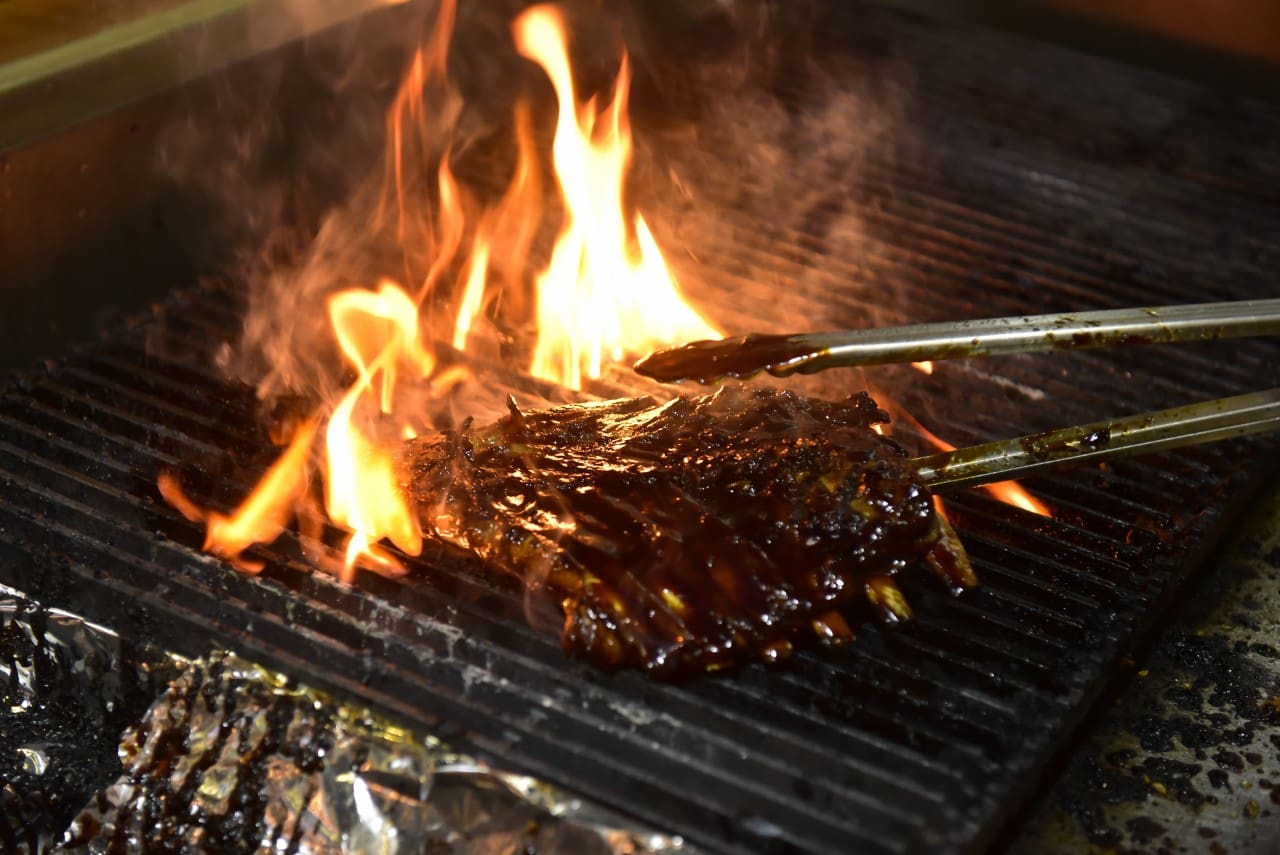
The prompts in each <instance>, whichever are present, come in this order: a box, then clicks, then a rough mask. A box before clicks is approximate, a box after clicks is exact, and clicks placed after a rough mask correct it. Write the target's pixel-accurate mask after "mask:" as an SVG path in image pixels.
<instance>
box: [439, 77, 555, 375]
mask: <svg viewBox="0 0 1280 855" xmlns="http://www.w3.org/2000/svg"><path fill="white" fill-rule="evenodd" d="M515 113H516V115H515V127H516V142H517V144H518V145H519V157H518V159H517V161H516V171H515V174H514V175H513V176H512V178H511V183H510V184H509V185H508V186H507V190H506V193H504V194H503V197H502V200H501V201H500V202H499V203H498V206H497V208H496V209H493V210H490V211H486V212H485V214H484V216H483V217H482V218H481V220H480V224H479V225H478V226H477V227H476V235H475V239H474V241H473V243H472V247H471V258H470V259H469V261H468V262H467V272H466V276H465V277H464V280H463V282H464V284H463V289H462V298H461V300H460V302H459V304H458V313H457V319H456V321H455V322H454V329H453V346H454V347H455V348H457V349H458V350H465V349H466V347H467V339H468V337H469V335H470V333H471V328H472V326H473V325H474V324H475V321H476V318H477V317H479V315H480V313H481V312H482V311H483V310H484V307H485V305H486V303H487V302H488V301H489V299H491V298H490V297H487V296H486V286H487V283H488V279H489V273H490V267H491V263H492V261H493V248H494V247H495V245H496V246H500V247H501V249H502V257H503V260H504V266H505V268H506V270H508V271H511V272H510V274H509V275H508V276H507V277H505V280H506V281H505V282H504V283H503V285H504V287H503V288H502V289H501V292H500V293H501V294H502V295H503V298H504V299H505V300H506V301H507V304H508V306H507V308H508V310H509V311H512V312H515V313H518V312H519V311H520V310H521V308H522V307H521V306H520V305H518V295H519V294H520V292H521V290H522V289H521V287H520V286H521V276H522V274H523V271H524V268H525V262H526V261H527V259H528V257H529V245H530V244H531V243H532V241H533V234H534V231H535V229H536V226H537V222H538V216H539V214H540V211H541V208H542V185H541V182H540V180H539V177H538V151H537V148H536V147H535V145H534V139H533V119H532V115H531V113H530V110H529V105H528V104H527V103H524V102H521V103H519V104H517V105H516V111H515ZM513 304H515V305H513Z"/></svg>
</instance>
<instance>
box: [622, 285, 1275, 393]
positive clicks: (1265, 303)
mask: <svg viewBox="0 0 1280 855" xmlns="http://www.w3.org/2000/svg"><path fill="white" fill-rule="evenodd" d="M1278 334H1280V299H1270V300H1240V301H1236V302H1229V303H1198V304H1193V305H1186V306H1156V307H1151V308H1139V309H1107V310H1104V311H1100V312H1074V313H1069V314H1060V315H1030V316H1026V317H1013V318H988V319H985V320H976V321H959V322H957V323H941V324H916V325H914V326H905V327H886V328H881V329H869V330H856V331H850V332H830V333H812V334H802V335H748V336H742V337H739V338H733V339H725V340H723V341H699V342H693V343H692V344H687V345H685V346H683V347H678V348H673V349H671V350H662V351H658V352H657V353H654V354H651V355H650V356H648V357H646V358H644V359H642V360H641V361H640V362H638V363H637V364H636V371H638V372H639V373H641V374H643V375H645V376H647V377H652V378H654V379H655V380H660V381H662V382H667V383H670V382H674V381H677V380H697V381H698V382H700V383H713V382H715V381H717V380H719V379H722V378H724V377H729V376H732V377H749V376H751V375H753V374H756V373H759V372H760V371H768V372H769V373H770V374H774V375H776V376H779V377H784V376H786V375H789V374H795V373H802V374H811V373H814V372H816V371H823V370H825V369H827V368H835V367H838V366H848V365H875V364H882V363H891V362H922V361H925V360H934V359H961V358H967V357H972V356H991V355H995V354H1007V353H1029V352H1038V351H1051V350H1072V349H1076V348H1087V347H1110V346H1115V345H1122V344H1163V343H1169V342H1184V341H1202V340H1206V339H1222V338H1243V337H1247V336H1262V335H1278Z"/></svg>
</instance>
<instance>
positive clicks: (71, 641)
mask: <svg viewBox="0 0 1280 855" xmlns="http://www.w3.org/2000/svg"><path fill="white" fill-rule="evenodd" d="M162 660H163V656H160V657H158V659H157V658H153V657H150V656H148V655H147V653H146V652H145V651H138V650H132V649H130V648H129V647H128V645H125V644H122V642H121V640H120V638H119V637H118V636H116V634H115V633H113V632H111V631H110V630H108V629H106V628H105V627H101V626H97V625H95V624H92V623H89V622H88V621H84V620H82V619H80V618H78V617H76V616H75V615H72V614H68V613H67V612H64V611H60V610H58V609H46V608H42V607H41V606H39V605H38V604H37V603H34V602H32V601H31V600H29V599H27V598H26V597H24V596H22V595H21V594H20V593H19V592H17V591H15V590H13V589H10V588H6V587H4V586H0V823H2V824H3V828H0V831H3V832H4V834H3V836H0V843H3V842H4V841H5V840H8V841H10V842H12V843H15V844H16V845H17V851H20V852H38V851H44V850H47V849H49V848H51V847H52V845H53V844H54V843H55V842H56V841H57V839H58V837H59V835H60V834H61V832H62V830H63V829H64V828H65V827H66V825H67V823H68V821H69V820H70V819H71V817H72V816H73V815H74V813H75V810H76V809H77V808H78V807H79V805H80V804H81V803H83V801H84V799H86V798H87V797H88V796H89V795H90V794H91V793H92V792H93V791H94V790H95V789H97V788H98V787H99V786H101V784H102V783H104V782H105V781H108V780H110V779H111V777H112V776H113V775H114V774H115V762H114V757H113V752H114V748H115V744H116V742H117V738H118V734H119V733H120V730H121V729H122V728H123V727H124V726H125V724H127V723H128V722H129V721H130V720H131V719H133V718H136V716H137V715H139V714H140V713H141V712H142V710H144V709H145V708H146V704H147V702H148V701H149V700H150V699H151V698H152V697H154V695H155V692H156V691H157V690H158V687H160V686H163V685H164V680H163V679H158V677H159V672H158V671H157V670H156V669H157V666H160V665H162V664H163V662H162Z"/></svg>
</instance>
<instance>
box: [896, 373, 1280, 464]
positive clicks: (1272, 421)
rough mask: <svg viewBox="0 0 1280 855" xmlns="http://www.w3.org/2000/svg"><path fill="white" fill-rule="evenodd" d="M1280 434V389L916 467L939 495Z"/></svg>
mask: <svg viewBox="0 0 1280 855" xmlns="http://www.w3.org/2000/svg"><path fill="white" fill-rule="evenodd" d="M1274 430H1280V388H1276V389H1267V390H1265V391H1262V392H1250V393H1249V394H1246V395H1236V396H1235V397H1231V398H1216V399H1214V400H1212V401H1204V402H1202V403H1199V404H1190V405H1187V406H1183V407H1174V408H1172V409H1168V410H1160V411H1158V412H1154V413H1143V414H1141V415H1137V416H1129V417H1127V418H1122V419H1115V420H1111V421H1101V422H1093V423H1091V424H1087V425H1076V426H1074V427H1066V428H1059V429H1057V430H1051V431H1046V432H1044V433H1037V434H1031V435H1029V436H1021V437H1018V438H1016V439H1003V440H999V441H997V442H988V443H984V444H982V445H973V446H969V447H968V448H960V449H957V450H955V451H947V452H942V453H940V454H930V455H927V456H924V457H916V458H914V459H913V460H912V462H913V463H914V464H915V467H916V472H917V473H918V474H919V475H920V476H921V477H922V478H923V479H924V480H925V481H926V483H928V484H929V486H930V487H931V488H933V489H938V488H943V487H947V488H950V487H973V486H977V485H979V484H987V483H990V482H992V481H1007V480H1009V479H1011V478H1021V477H1023V476H1026V475H1030V474H1032V473H1034V472H1037V471H1039V470H1041V469H1045V468H1047V467H1050V466H1057V465H1061V464H1065V463H1078V462H1082V461H1086V460H1102V459H1105V458H1108V457H1119V456H1121V455H1128V454H1145V453H1149V452H1154V451H1165V450H1167V449H1171V448H1182V447H1184V446H1188V445H1199V444H1201V443H1206V442H1216V441H1218V440H1222V439H1230V438H1232V437H1237V436H1249V435H1251V434H1258V433H1267V432H1269V431H1274Z"/></svg>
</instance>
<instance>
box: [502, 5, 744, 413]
mask: <svg viewBox="0 0 1280 855" xmlns="http://www.w3.org/2000/svg"><path fill="white" fill-rule="evenodd" d="M513 32H514V35H515V41H516V49H517V50H518V51H519V52H520V54H521V55H522V56H525V57H527V58H529V59H531V60H533V61H535V62H537V63H538V64H539V65H540V66H542V69H543V70H544V71H545V72H546V73H547V76H548V77H549V78H551V84H552V86H553V88H554V89H555V92H556V98H557V100H558V102H559V118H558V120H557V122H556V133H555V141H554V143H553V146H552V160H553V162H554V165H555V173H556V179H557V181H558V182H559V185H560V191H561V195H562V196H563V198H564V202H565V209H566V214H565V216H566V221H565V224H564V227H563V229H562V231H561V233H560V236H559V238H558V239H557V241H556V245H555V248H554V250H553V251H552V255H551V261H550V263H549V264H548V266H547V269H546V270H545V271H544V272H543V273H542V275H541V276H539V277H538V296H537V323H538V341H537V345H536V347H535V350H534V357H533V364H532V366H531V367H530V369H529V370H530V373H532V374H533V375H534V376H536V377H542V378H544V379H548V380H555V381H558V382H560V383H563V384H564V385H566V386H570V387H572V388H574V389H580V388H582V383H583V376H584V375H585V376H586V377H590V378H595V377H599V376H601V374H602V372H603V369H604V364H605V362H606V361H613V362H617V361H620V360H622V359H623V358H624V357H625V356H626V355H627V354H641V353H647V352H649V351H652V350H654V349H657V348H659V347H663V346H667V345H671V344H674V343H678V342H682V341H691V340H694V339H705V338H720V337H721V334H720V333H719V332H718V331H717V330H716V329H715V328H714V327H712V326H711V324H710V323H708V322H707V321H706V320H705V319H704V318H703V317H702V316H701V315H699V314H698V312H697V311H696V310H695V309H693V308H692V307H691V306H690V305H689V304H688V303H686V302H685V301H684V299H683V298H682V297H681V295H680V292H679V290H678V288H677V287H676V283H675V281H674V280H673V279H672V277H671V274H670V273H669V272H668V271H667V265H666V262H665V261H664V260H663V257H662V253H661V251H660V250H659V249H658V245H657V243H656V242H655V241H654V239H653V235H652V233H651V232H650V231H649V227H648V225H647V224H646V223H645V220H644V217H642V216H641V215H639V214H636V215H635V217H634V218H633V219H632V220H631V222H628V221H627V216H626V213H625V209H624V206H623V204H622V198H623V191H624V185H625V181H626V174H627V169H628V167H629V166H630V163H631V151H632V148H631V127H630V123H629V120H628V118H627V94H628V90H629V88H630V79H631V74H630V69H629V66H628V63H627V60H626V57H625V55H624V57H623V60H622V66H621V68H620V69H619V71H618V79H617V83H616V84H615V86H614V91H613V98H612V100H611V102H610V103H609V105H608V106H607V107H605V108H604V109H603V110H598V109H597V108H596V105H595V102H594V100H592V101H588V102H586V103H579V101H578V98H577V95H576V93H575V91H574V85H573V75H572V72H571V71H570V68H569V58H568V52H567V49H566V47H565V25H564V20H563V18H562V17H561V15H560V12H559V11H558V10H556V9H555V8H553V7H550V6H545V5H543V6H534V7H532V8H530V9H528V10H526V11H525V12H524V13H522V14H521V15H520V17H519V18H517V19H516V21H515V24H514V27H513Z"/></svg>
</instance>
